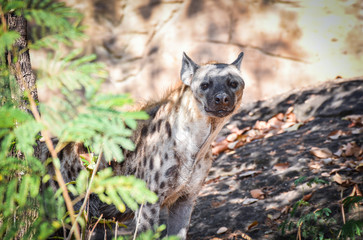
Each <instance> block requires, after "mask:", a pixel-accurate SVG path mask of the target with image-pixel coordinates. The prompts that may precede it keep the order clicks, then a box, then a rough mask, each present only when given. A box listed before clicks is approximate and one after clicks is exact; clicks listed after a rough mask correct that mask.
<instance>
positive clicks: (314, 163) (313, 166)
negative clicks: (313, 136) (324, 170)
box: [308, 161, 322, 170]
mask: <svg viewBox="0 0 363 240" xmlns="http://www.w3.org/2000/svg"><path fill="white" fill-rule="evenodd" d="M308 166H309V168H310V169H312V170H320V168H321V166H322V164H321V163H320V162H317V161H311V162H310V163H309V164H308Z"/></svg>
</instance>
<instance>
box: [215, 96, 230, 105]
mask: <svg viewBox="0 0 363 240" xmlns="http://www.w3.org/2000/svg"><path fill="white" fill-rule="evenodd" d="M214 103H215V104H216V105H222V106H226V107H228V106H230V105H231V98H230V97H229V96H228V95H227V93H217V94H216V95H215V96H214Z"/></svg>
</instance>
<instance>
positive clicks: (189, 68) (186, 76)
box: [180, 52, 199, 86]
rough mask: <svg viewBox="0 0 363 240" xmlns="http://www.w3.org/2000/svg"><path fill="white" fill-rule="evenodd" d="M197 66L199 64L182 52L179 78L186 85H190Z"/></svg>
mask: <svg viewBox="0 0 363 240" xmlns="http://www.w3.org/2000/svg"><path fill="white" fill-rule="evenodd" d="M198 68H199V65H198V64H196V63H195V62H193V60H192V59H190V58H189V57H188V56H187V55H186V54H185V52H183V61H182V68H181V71H180V78H181V80H182V81H183V83H184V84H185V85H187V86H190V84H191V83H192V78H193V75H194V73H195V71H197V69H198Z"/></svg>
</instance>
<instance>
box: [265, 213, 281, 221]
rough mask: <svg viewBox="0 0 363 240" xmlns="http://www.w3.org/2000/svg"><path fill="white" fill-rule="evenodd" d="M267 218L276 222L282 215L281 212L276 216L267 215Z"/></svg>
mask: <svg viewBox="0 0 363 240" xmlns="http://www.w3.org/2000/svg"><path fill="white" fill-rule="evenodd" d="M267 217H268V218H269V219H270V220H276V219H278V218H280V217H281V213H279V212H276V213H275V214H273V215H272V214H267Z"/></svg>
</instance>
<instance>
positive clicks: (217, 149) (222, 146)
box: [212, 140, 229, 155]
mask: <svg viewBox="0 0 363 240" xmlns="http://www.w3.org/2000/svg"><path fill="white" fill-rule="evenodd" d="M228 144H229V142H228V141H227V140H223V141H222V142H219V143H217V144H216V145H215V146H214V147H213V148H212V154H213V155H219V154H220V153H221V152H224V151H226V150H227V149H228Z"/></svg>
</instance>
